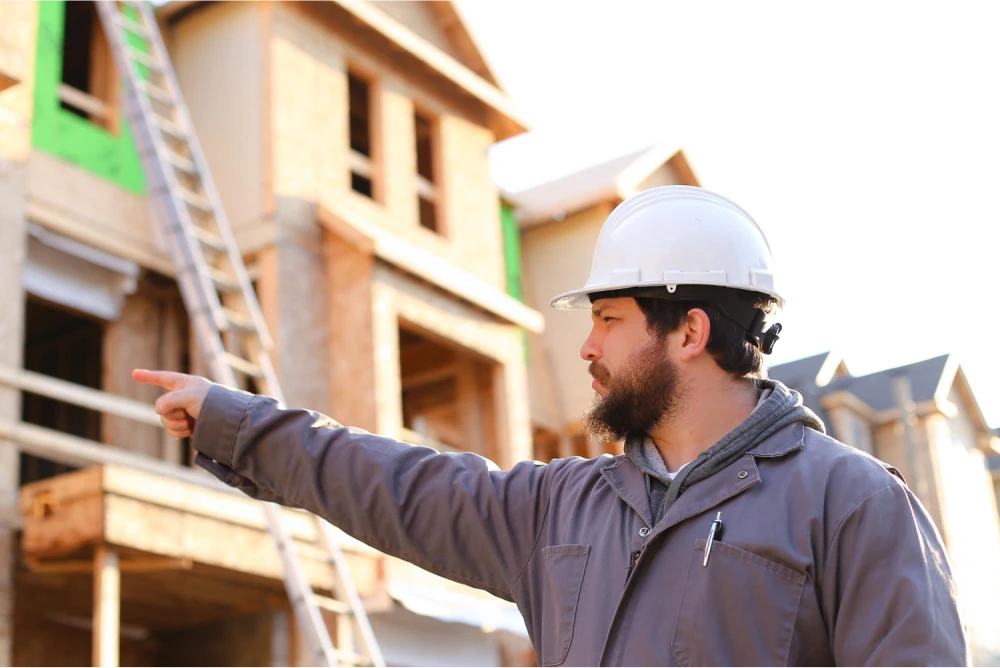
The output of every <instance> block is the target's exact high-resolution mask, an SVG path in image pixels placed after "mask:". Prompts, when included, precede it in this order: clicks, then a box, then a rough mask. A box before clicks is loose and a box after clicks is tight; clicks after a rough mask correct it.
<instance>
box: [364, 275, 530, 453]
mask: <svg viewBox="0 0 1000 668" xmlns="http://www.w3.org/2000/svg"><path fill="white" fill-rule="evenodd" d="M373 292H374V297H373V318H374V340H375V359H376V376H375V385H376V387H375V390H376V396H377V397H378V399H377V403H378V408H379V414H378V431H379V433H383V434H386V435H389V436H393V435H396V434H398V433H399V428H400V427H401V426H402V424H403V420H402V405H401V379H400V371H399V324H400V322H405V323H409V324H411V325H413V326H416V327H418V328H419V329H421V330H423V331H425V332H428V333H430V334H432V335H435V336H438V337H441V338H442V339H444V340H446V341H450V342H451V343H452V344H454V345H458V346H461V347H463V348H466V349H468V350H469V351H472V352H474V353H477V354H479V355H482V356H483V357H486V358H488V359H491V360H493V361H495V362H497V366H496V367H495V371H494V373H493V377H492V378H491V379H489V382H491V383H493V396H494V400H495V406H494V409H495V411H496V418H495V419H496V429H495V432H496V442H497V444H498V445H497V451H498V456H497V463H498V464H499V465H500V466H501V467H505V468H509V467H510V466H512V465H513V464H515V463H516V462H518V461H521V460H523V459H530V458H531V455H532V446H531V423H530V419H529V414H528V402H527V401H525V398H526V397H527V392H528V388H527V372H526V369H525V365H524V354H523V349H522V343H521V333H520V330H519V329H518V328H517V327H515V326H513V325H507V324H504V323H501V322H498V321H497V320H496V319H495V318H493V317H492V316H489V315H487V314H485V313H483V312H481V311H479V310H477V309H474V308H472V307H470V306H468V305H466V304H464V303H462V302H460V301H457V300H455V299H453V298H450V297H449V296H448V295H447V294H446V293H443V292H441V291H439V290H436V289H434V288H433V287H431V286H428V285H425V284H421V283H419V282H417V281H416V280H414V279H412V278H410V277H408V276H406V275H405V274H401V273H400V272H398V271H395V270H393V269H392V268H391V267H389V266H387V265H384V264H381V263H379V264H378V265H376V268H375V285H374V288H373Z"/></svg>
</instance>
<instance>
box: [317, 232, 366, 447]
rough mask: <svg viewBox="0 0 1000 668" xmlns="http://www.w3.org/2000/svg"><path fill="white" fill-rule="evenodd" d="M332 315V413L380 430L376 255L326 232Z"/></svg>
mask: <svg viewBox="0 0 1000 668" xmlns="http://www.w3.org/2000/svg"><path fill="white" fill-rule="evenodd" d="M323 245H324V249H325V251H326V254H325V259H326V268H327V281H326V285H327V290H326V298H327V303H328V304H329V308H328V309H327V313H328V314H329V319H328V322H327V332H328V342H329V343H328V351H329V366H328V367H327V368H328V369H329V371H328V373H327V375H326V377H327V379H328V382H329V388H330V404H331V407H330V411H331V413H330V414H331V415H334V416H336V419H337V420H339V421H340V422H342V423H343V424H349V425H351V426H356V427H360V428H361V429H365V430H368V431H375V430H376V429H377V428H378V417H377V416H378V412H379V407H378V406H377V405H376V395H375V368H376V363H375V335H374V331H373V326H374V317H373V316H374V307H373V303H372V283H373V279H374V271H375V257H374V255H373V253H372V251H371V249H370V248H365V247H364V246H362V247H359V246H358V245H356V244H354V243H350V242H348V241H347V240H345V239H344V238H343V237H341V236H338V235H335V234H332V233H330V232H327V233H326V241H325V242H324V244H323Z"/></svg>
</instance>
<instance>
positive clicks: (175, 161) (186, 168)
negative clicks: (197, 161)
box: [167, 151, 198, 176]
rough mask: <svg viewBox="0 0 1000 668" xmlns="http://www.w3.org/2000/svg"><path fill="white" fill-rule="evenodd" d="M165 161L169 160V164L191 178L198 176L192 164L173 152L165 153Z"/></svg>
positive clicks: (196, 169)
mask: <svg viewBox="0 0 1000 668" xmlns="http://www.w3.org/2000/svg"><path fill="white" fill-rule="evenodd" d="M167 159H168V160H170V164H172V165H173V166H174V167H176V168H177V169H179V170H181V171H182V172H186V173H188V174H191V175H192V176H197V175H198V168H197V167H195V165H194V163H193V162H191V161H190V160H188V159H187V158H185V157H184V156H183V155H179V154H177V153H174V152H173V151H167Z"/></svg>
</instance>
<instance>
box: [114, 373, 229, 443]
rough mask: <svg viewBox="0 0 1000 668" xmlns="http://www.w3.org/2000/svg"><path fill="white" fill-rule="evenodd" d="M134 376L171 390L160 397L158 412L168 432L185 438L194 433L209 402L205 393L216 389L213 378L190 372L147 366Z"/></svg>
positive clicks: (179, 437) (140, 380) (157, 403)
mask: <svg viewBox="0 0 1000 668" xmlns="http://www.w3.org/2000/svg"><path fill="white" fill-rule="evenodd" d="M132 378H134V379H135V380H137V381H139V382H140V383H148V384H150V385H159V386H160V387H162V388H165V389H167V390H169V391H168V392H167V393H166V394H164V395H163V396H161V397H160V398H159V399H157V400H156V412H157V414H158V415H159V416H160V422H162V423H163V427H164V428H165V429H166V430H167V433H168V434H170V435H171V436H173V437H174V438H177V439H181V438H187V437H189V436H191V435H192V434H193V433H194V425H195V421H196V420H197V419H198V414H199V413H200V412H201V406H202V404H204V403H205V396H206V395H208V391H209V390H210V389H211V388H212V385H213V383H212V381H210V380H209V379H207V378H202V377H201V376H191V375H188V374H186V373H176V372H174V371H148V370H146V369H135V370H133V371H132Z"/></svg>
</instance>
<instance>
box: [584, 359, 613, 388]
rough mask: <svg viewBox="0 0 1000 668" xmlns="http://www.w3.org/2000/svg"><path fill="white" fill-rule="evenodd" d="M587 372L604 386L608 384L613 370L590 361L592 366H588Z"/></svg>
mask: <svg viewBox="0 0 1000 668" xmlns="http://www.w3.org/2000/svg"><path fill="white" fill-rule="evenodd" d="M587 373H589V374H590V375H591V376H593V377H594V378H596V379H597V382H598V383H600V384H601V385H604V386H607V384H608V381H610V380H611V372H610V371H608V370H607V369H605V368H604V367H603V366H601V365H600V364H598V363H597V362H591V363H590V366H588V367H587Z"/></svg>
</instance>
